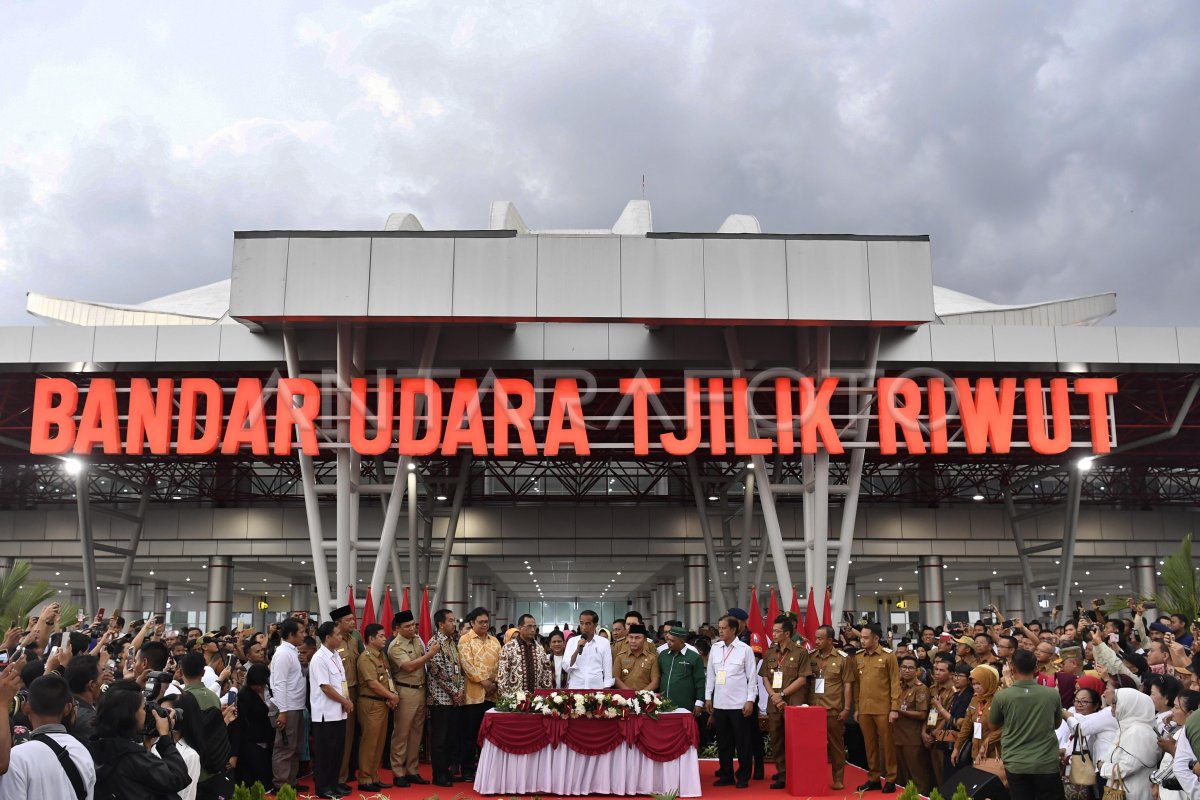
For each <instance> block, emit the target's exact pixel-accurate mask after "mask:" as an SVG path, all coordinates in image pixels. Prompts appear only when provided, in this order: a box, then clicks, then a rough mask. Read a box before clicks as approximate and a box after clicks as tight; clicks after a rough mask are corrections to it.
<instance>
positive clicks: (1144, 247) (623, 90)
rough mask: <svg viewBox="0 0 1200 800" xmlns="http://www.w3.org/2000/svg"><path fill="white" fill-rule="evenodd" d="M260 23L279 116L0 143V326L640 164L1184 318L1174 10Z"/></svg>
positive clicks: (837, 225) (531, 213) (734, 195)
mask: <svg viewBox="0 0 1200 800" xmlns="http://www.w3.org/2000/svg"><path fill="white" fill-rule="evenodd" d="M274 24H275V25H285V26H290V28H291V29H292V30H294V32H295V34H294V37H295V41H294V43H293V44H292V45H291V46H290V47H289V48H285V49H284V50H283V51H280V52H276V51H274V50H273V51H272V53H271V54H270V56H269V58H270V59H271V61H270V64H269V66H270V68H271V69H272V70H273V72H272V78H273V79H275V76H276V75H278V78H277V79H278V81H280V85H279V86H278V91H279V92H280V93H281V94H284V93H286V95H287V97H289V98H293V100H292V101H291V104H290V105H288V106H287V108H286V109H285V110H277V109H273V111H274V112H275V113H266V111H262V112H260V113H254V114H247V113H245V112H244V110H243V111H241V112H240V113H239V114H238V117H239V118H238V119H237V120H234V121H230V120H228V119H225V118H217V117H214V118H213V120H212V121H211V122H209V123H208V127H207V128H206V127H205V118H204V117H203V115H199V116H200V117H201V118H200V119H199V120H198V121H195V122H193V123H192V124H191V125H189V126H188V130H187V131H186V132H181V131H179V130H178V126H176V125H174V124H173V119H172V118H170V117H169V116H166V115H164V114H163V113H159V112H156V109H155V107H154V106H153V104H151V103H149V102H148V103H147V105H146V107H139V108H136V111H135V112H134V113H131V112H130V111H129V110H128V109H127V108H122V107H114V108H113V109H112V112H111V118H110V119H108V120H105V121H104V122H103V123H102V124H98V125H95V126H92V127H91V128H89V129H87V130H83V131H79V132H77V133H76V132H70V131H68V132H66V133H67V134H71V135H70V140H71V141H70V145H69V147H68V148H67V149H66V151H65V152H64V156H63V161H62V163H61V164H60V165H59V166H58V168H56V170H55V171H54V176H55V177H54V179H53V181H51V182H50V184H51V185H52V187H53V188H52V190H49V191H47V190H45V189H43V190H42V191H40V192H37V191H33V190H31V189H30V184H31V182H32V183H33V184H34V185H36V186H44V185H45V184H46V181H45V180H44V179H42V178H40V177H39V176H38V174H37V169H38V168H39V167H38V164H39V162H38V160H37V159H30V158H25V159H22V160H6V159H5V156H4V153H5V150H4V149H3V148H2V147H0V187H3V189H4V193H5V195H6V196H4V197H3V198H2V199H0V259H2V260H3V262H7V267H6V269H5V271H4V272H0V281H3V285H4V288H5V294H4V295H3V296H2V297H0V302H2V303H3V306H2V307H0V318H3V319H6V320H8V321H10V322H18V321H21V317H20V308H21V306H22V304H23V299H21V298H20V295H22V294H23V291H24V290H25V289H36V290H38V291H43V292H47V293H51V294H62V295H66V296H72V297H93V298H97V299H107V300H114V301H121V302H133V301H138V300H143V299H146V298H149V297H152V296H155V295H157V294H164V293H167V292H171V291H177V290H179V289H183V288H188V287H190V286H194V285H198V284H200V283H204V282H208V281H211V280H217V279H220V278H222V277H226V276H227V275H228V264H229V253H230V240H231V236H230V232H231V231H232V230H234V229H248V228H256V227H258V228H266V227H270V228H279V227H290V226H294V227H328V228H333V227H378V226H379V225H381V223H382V221H383V219H384V218H385V217H386V215H387V213H388V212H390V211H396V210H412V211H414V212H416V213H417V214H418V216H419V217H420V218H421V219H422V221H423V222H424V223H425V225H426V227H431V228H432V227H467V228H470V227H481V226H483V225H484V224H485V222H486V212H487V204H488V202H489V201H491V200H494V199H511V200H514V201H515V202H516V203H517V205H518V208H519V209H520V210H521V212H522V214H523V215H524V216H525V219H526V221H527V222H528V223H529V224H530V225H531V226H533V227H535V228H538V227H540V228H569V227H592V228H602V227H608V226H610V225H611V224H612V223H613V221H614V220H615V219H616V217H617V215H618V214H619V213H620V210H621V208H622V207H623V205H624V203H625V202H626V201H627V200H629V199H631V198H633V197H637V196H640V193H641V179H642V175H643V174H644V175H645V176H646V187H647V188H646V195H647V197H648V198H649V199H650V200H651V201H652V202H653V204H654V216H655V227H656V228H657V229H659V230H712V229H714V228H715V227H716V226H717V225H719V224H720V222H721V221H722V220H723V219H724V218H725V216H726V215H727V214H729V213H732V212H745V213H753V214H756V215H758V216H759V218H760V219H761V220H762V222H763V225H764V227H765V228H766V229H768V230H775V231H789V232H790V231H803V232H861V233H868V232H872V233H929V234H931V235H932V237H933V252H934V258H935V266H934V274H935V280H936V281H937V282H938V283H939V284H941V285H945V286H949V287H951V288H955V289H959V290H962V291H966V292H969V293H972V294H977V295H980V296H983V297H985V298H987V299H990V300H993V301H996V302H1019V301H1030V300H1044V299H1051V298H1055V297H1061V296H1068V295H1077V294H1084V293H1089V292H1098V291H1108V290H1115V291H1117V292H1118V293H1119V299H1118V308H1119V312H1118V315H1117V317H1116V321H1118V322H1121V323H1123V324H1194V315H1193V313H1192V311H1191V305H1192V303H1193V302H1194V299H1195V297H1196V296H1197V293H1198V290H1200V257H1198V256H1197V252H1198V244H1200V242H1198V241H1197V239H1198V233H1200V231H1198V228H1197V223H1196V213H1195V210H1196V204H1195V201H1194V199H1193V198H1194V194H1195V188H1194V187H1195V186H1196V185H1197V181H1198V179H1200V156H1198V155H1197V152H1196V148H1195V146H1194V142H1193V139H1194V130H1195V128H1196V117H1197V116H1198V112H1200V106H1198V105H1197V103H1196V97H1198V96H1200V48H1196V47H1195V46H1194V43H1195V41H1197V33H1200V7H1197V6H1195V5H1194V4H1154V5H1149V6H1144V5H1132V4H1129V5H1120V4H1112V3H1097V4H1075V5H1067V4H1034V3H1027V4H1014V3H1005V4H994V5H985V4H979V3H971V4H957V5H949V4H939V5H928V4H911V5H908V4H887V5H882V6H875V5H870V6H860V5H850V6H846V5H836V4H819V5H818V4H803V5H800V4H791V3H788V4H755V5H750V4H743V5H739V6H728V5H695V4H680V5H675V6H666V5H649V4H634V5H620V4H609V3H606V4H598V5H594V6H591V7H583V6H575V5H572V6H560V5H544V4H530V5H515V4H505V5H504V6H494V7H491V6H480V7H474V6H472V7H465V8H453V9H447V8H446V7H445V6H443V5H432V4H430V5H423V4H391V5H388V6H384V7H380V8H379V9H375V10H373V11H371V12H370V13H367V14H363V15H347V14H346V13H345V12H344V11H342V10H341V7H340V6H339V7H338V8H333V7H330V8H321V7H314V8H311V9H308V10H306V11H305V12H303V13H301V14H298V15H296V17H295V18H289V19H285V18H278V19H276V20H275V22H274ZM231 57H232V58H234V59H235V61H236V60H237V59H242V60H244V61H245V62H246V63H245V64H244V65H242V64H237V65H236V66H238V67H239V68H240V67H242V66H245V67H246V68H247V69H248V70H250V71H251V72H253V71H255V70H259V71H261V70H262V69H265V62H264V61H263V59H266V58H268V56H264V55H262V54H255V53H249V54H245V53H242V54H234V55H232V56H231ZM139 68H140V69H143V70H152V69H154V65H152V64H149V63H142V64H140V66H139ZM223 88H224V89H226V90H227V91H229V92H230V93H231V94H232V93H237V94H238V95H245V94H247V93H249V92H250V90H249V89H247V88H246V87H244V86H239V85H237V84H236V82H228V83H226V84H216V85H208V86H207V87H206V89H207V93H208V94H213V93H216V95H217V96H218V98H219V97H220V95H221V91H222V89H223ZM209 99H210V100H211V98H209ZM263 102H264V103H266V102H267V100H266V99H265V96H264V99H263ZM272 102H274V101H272ZM231 105H234V104H233V103H231ZM254 105H255V103H254V98H251V100H250V101H248V103H247V102H246V101H245V98H243V102H242V103H241V105H239V106H238V107H239V109H245V108H253V107H254ZM205 107H207V106H205ZM0 108H2V105H0ZM58 133H63V132H61V131H60V132H58ZM0 141H3V140H2V139H0ZM10 193H11V196H10ZM14 196H15V197H27V198H34V199H29V200H24V201H22V200H18V201H13V200H12V197H14ZM14 298H16V300H14Z"/></svg>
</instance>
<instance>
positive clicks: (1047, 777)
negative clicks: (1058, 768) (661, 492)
mask: <svg viewBox="0 0 1200 800" xmlns="http://www.w3.org/2000/svg"><path fill="white" fill-rule="evenodd" d="M1008 796H1009V797H1011V798H1012V800H1063V797H1064V795H1063V784H1062V778H1060V777H1059V775H1058V773H1057V772H1046V773H1032V774H1031V773H1025V774H1021V773H1019V772H1010V773H1008Z"/></svg>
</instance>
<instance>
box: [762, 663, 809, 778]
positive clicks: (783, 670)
mask: <svg viewBox="0 0 1200 800" xmlns="http://www.w3.org/2000/svg"><path fill="white" fill-rule="evenodd" d="M776 670H778V671H779V673H780V675H779V678H778V680H777V679H776V677H775V672H776ZM811 674H812V666H811V665H810V664H809V658H808V651H807V650H805V649H804V648H803V647H801V646H800V645H798V644H796V643H795V642H793V641H792V640H791V639H788V640H787V641H785V642H784V643H783V644H782V645H778V644H773V645H771V646H770V647H769V648H767V652H766V653H764V654H763V660H762V666H761V667H759V670H758V675H759V677H760V678H762V679H763V680H765V681H766V684H767V686H768V687H770V688H771V690H772V691H775V692H779V693H780V694H781V695H782V694H783V692H782V691H781V690H783V689H786V688H787V687H788V686H789V685H790V684H791V683H792V682H793V681H795V680H796V679H797V678H801V677H808V676H809V675H811ZM807 697H808V691H807V687H806V688H804V689H801V690H799V691H797V692H792V694H790V695H788V696H787V697H785V698H783V702H784V703H786V704H787V705H789V706H799V705H803V704H804V701H805V700H806V699H807ZM767 733H768V734H769V735H770V737H771V753H772V757H773V758H774V759H775V766H776V768H777V769H778V770H779V774H780V775H781V776H782V775H786V774H787V773H786V769H787V752H786V750H785V749H784V746H783V711H782V710H781V709H778V708H776V707H775V706H774V705H773V704H771V703H769V702H768V703H767ZM759 735H760V736H761V734H759Z"/></svg>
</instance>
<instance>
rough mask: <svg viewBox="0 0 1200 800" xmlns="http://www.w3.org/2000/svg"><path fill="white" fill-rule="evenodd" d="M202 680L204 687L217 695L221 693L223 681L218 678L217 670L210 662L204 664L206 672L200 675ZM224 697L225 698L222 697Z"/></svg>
mask: <svg viewBox="0 0 1200 800" xmlns="http://www.w3.org/2000/svg"><path fill="white" fill-rule="evenodd" d="M200 682H201V683H202V684H204V688H205V689H208V690H209V691H210V692H212V693H213V694H215V695H216V696H217V697H222V695H221V682H220V681H219V680H217V671H216V670H214V669H213V668H212V667H210V666H209V665H208V664H205V665H204V674H203V675H201V676H200ZM222 699H224V698H222Z"/></svg>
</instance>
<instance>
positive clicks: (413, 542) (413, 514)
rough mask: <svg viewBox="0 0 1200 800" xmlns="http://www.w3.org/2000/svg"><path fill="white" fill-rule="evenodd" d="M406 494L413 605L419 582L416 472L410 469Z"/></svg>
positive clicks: (415, 600)
mask: <svg viewBox="0 0 1200 800" xmlns="http://www.w3.org/2000/svg"><path fill="white" fill-rule="evenodd" d="M405 494H406V495H407V496H408V585H409V587H410V588H409V592H410V594H409V596H410V597H411V598H412V601H413V605H414V606H416V604H417V603H419V602H420V601H421V588H422V587H421V584H420V582H418V580H417V569H418V564H417V534H418V531H419V526H418V525H417V522H418V517H417V472H416V470H410V471H409V473H408V490H407V491H406V492H405Z"/></svg>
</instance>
